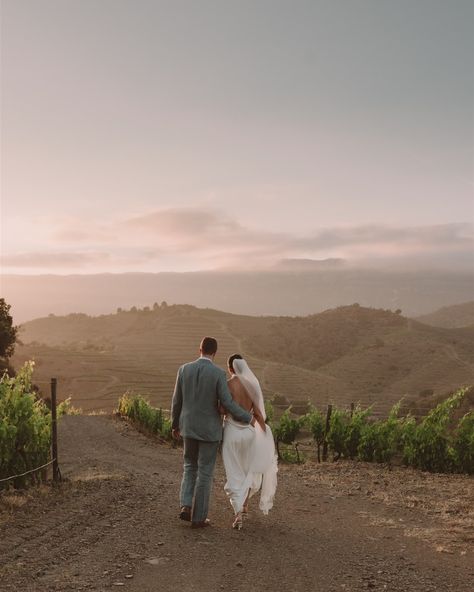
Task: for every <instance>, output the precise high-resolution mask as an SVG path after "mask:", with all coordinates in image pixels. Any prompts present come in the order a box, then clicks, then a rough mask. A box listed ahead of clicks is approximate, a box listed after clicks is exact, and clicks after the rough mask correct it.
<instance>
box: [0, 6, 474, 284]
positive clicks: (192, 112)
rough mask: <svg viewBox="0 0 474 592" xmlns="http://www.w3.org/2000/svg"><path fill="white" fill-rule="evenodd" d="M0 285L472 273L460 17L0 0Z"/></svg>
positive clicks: (468, 41) (465, 18)
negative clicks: (139, 276)
mask: <svg viewBox="0 0 474 592" xmlns="http://www.w3.org/2000/svg"><path fill="white" fill-rule="evenodd" d="M1 11H2V15H1V16H2V22H1V26H2V31H1V32H2V46H1V75H2V80H1V82H2V97H1V99H2V103H1V129H0V141H1V185H0V189H1V195H0V198H1V201H0V208H1V217H2V222H1V232H2V236H1V265H2V272H3V273H20V274H30V273H35V274H36V273H59V274H68V273H98V272H125V271H153V272H159V271H197V270H201V269H232V268H244V269H246V268H254V267H256V268H259V267H268V266H269V267H271V266H272V265H275V264H276V263H277V262H278V261H280V260H281V259H288V258H290V259H293V258H294V259H300V258H303V259H324V258H328V257H338V258H343V259H346V260H348V261H350V262H369V261H372V262H373V261H376V262H379V263H380V262H381V263H382V264H386V263H387V262H394V261H403V262H406V263H407V264H408V263H410V264H412V265H414V264H416V265H420V266H428V267H429V266H430V265H442V266H448V267H450V266H461V267H462V266H469V265H472V263H473V253H474V251H473V244H474V242H473V241H474V230H473V223H474V206H473V190H474V175H473V169H474V166H473V153H474V152H473V137H474V125H473V119H474V117H473V103H474V77H473V67H474V42H473V29H474V24H473V21H474V16H473V12H474V8H473V4H472V2H471V1H470V0H452V1H450V2H446V1H445V0H397V2H393V0H357V1H349V0H310V1H305V0H291V1H290V0H285V1H282V0H239V1H237V0H212V1H211V0H199V2H196V1H194V0H186V1H185V0H169V1H163V0H41V1H37V0H2V1H1Z"/></svg>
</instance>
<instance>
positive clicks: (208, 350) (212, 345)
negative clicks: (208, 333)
mask: <svg viewBox="0 0 474 592" xmlns="http://www.w3.org/2000/svg"><path fill="white" fill-rule="evenodd" d="M199 348H200V350H201V352H202V353H203V354H204V355H205V356H213V355H214V354H215V353H216V351H217V340H216V339H214V337H204V339H203V340H202V341H201V345H200V346H199Z"/></svg>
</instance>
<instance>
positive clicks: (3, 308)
mask: <svg viewBox="0 0 474 592" xmlns="http://www.w3.org/2000/svg"><path fill="white" fill-rule="evenodd" d="M10 308H11V306H10V305H9V304H7V303H6V302H5V299H4V298H0V357H1V358H9V357H10V356H12V355H13V351H14V349H15V342H16V336H17V333H18V327H14V326H13V318H12V316H11V314H10Z"/></svg>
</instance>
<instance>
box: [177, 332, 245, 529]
mask: <svg viewBox="0 0 474 592" xmlns="http://www.w3.org/2000/svg"><path fill="white" fill-rule="evenodd" d="M199 351H200V353H201V357H200V358H198V359H197V360H196V361H195V362H190V363H189V364H184V366H181V368H180V369H179V370H178V376H177V378H176V386H175V389H174V393H173V400H172V403H171V427H172V430H173V437H174V438H175V439H178V438H179V437H180V435H181V436H182V437H183V440H184V470H183V480H182V482H181V492H180V503H181V511H180V515H179V517H180V518H181V520H187V521H191V527H192V528H203V527H205V526H209V520H208V519H207V513H208V509H209V496H210V493H211V486H212V477H213V474H214V465H215V462H216V456H217V449H218V447H219V442H220V441H221V439H222V419H221V417H220V414H219V411H218V407H219V403H220V404H221V405H222V406H223V407H224V409H225V410H226V411H228V412H229V413H230V414H231V415H232V416H233V417H234V418H235V419H236V420H237V421H241V422H243V423H251V424H252V425H255V419H254V418H253V416H252V415H251V414H250V413H247V411H244V409H242V407H240V406H239V405H237V403H234V401H233V400H232V395H231V394H230V392H229V389H228V388H227V381H226V375H225V372H224V370H221V369H220V368H218V367H217V366H215V365H214V357H215V355H216V352H217V341H216V340H215V339H214V338H213V337H204V339H203V340H202V341H201V345H200V347H199ZM193 498H194V506H193Z"/></svg>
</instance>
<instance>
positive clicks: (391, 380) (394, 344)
mask: <svg viewBox="0 0 474 592" xmlns="http://www.w3.org/2000/svg"><path fill="white" fill-rule="evenodd" d="M204 335H214V336H215V337H216V338H217V339H218V341H219V352H218V356H217V359H216V362H217V363H218V364H219V365H221V366H222V367H225V361H226V358H227V356H228V355H229V354H231V353H234V352H241V353H242V354H243V355H244V356H245V357H246V358H247V359H248V360H249V363H250V365H251V366H252V367H253V368H254V370H255V372H256V374H257V375H258V377H259V378H260V380H261V382H262V385H263V388H264V391H265V395H266V396H267V397H272V396H277V397H278V400H280V401H282V402H283V403H284V402H285V401H290V402H293V403H298V404H300V405H301V404H302V403H304V402H306V401H307V400H308V399H310V400H312V401H313V402H314V403H315V404H318V405H324V404H326V403H328V402H334V403H337V404H339V405H342V404H349V403H350V402H358V401H360V402H361V403H362V404H374V410H375V412H376V413H385V412H386V411H387V410H388V408H389V407H391V405H392V404H393V403H394V402H396V401H398V400H399V399H400V398H401V397H402V396H408V398H409V399H410V400H412V401H418V400H419V398H420V396H423V393H425V394H426V393H427V392H428V393H429V394H430V396H431V395H434V396H437V395H442V394H446V393H448V392H450V391H451V390H454V389H455V388H457V387H459V386H461V385H465V384H473V383H474V329H440V328H434V327H429V326H426V325H423V324H421V323H418V322H416V321H413V320H410V319H407V318H405V317H403V316H401V315H400V314H396V313H393V312H391V311H387V310H381V309H371V308H364V307H361V306H358V305H352V306H345V307H340V308H337V309H332V310H328V311H325V312H323V313H320V314H317V315H311V316H308V317H251V316H241V315H233V314H228V313H224V312H220V311H216V310H211V309H198V308H196V307H193V306H185V305H183V306H181V305H179V306H178V305H176V306H166V305H164V306H156V307H155V308H154V309H151V310H150V309H145V310H136V309H134V310H131V311H121V312H119V313H117V314H112V315H101V316H98V317H91V316H87V315H84V314H72V315H68V316H64V317H56V316H50V317H46V318H42V319H37V320H35V321H31V322H29V323H26V324H25V325H24V326H23V327H22V330H21V334H20V336H21V339H22V341H23V344H24V345H23V346H21V347H19V348H18V349H17V353H16V355H15V358H14V364H15V365H18V364H20V363H22V362H23V361H24V360H26V359H31V358H34V359H35V360H36V374H35V375H36V380H37V382H38V383H39V385H40V387H43V389H46V387H47V382H48V381H49V379H50V377H51V376H57V377H58V379H59V385H60V394H61V396H62V397H66V396H68V395H71V396H72V397H73V401H74V402H75V403H76V405H77V406H80V407H82V408H83V409H105V410H109V411H110V410H111V409H113V408H114V406H115V404H116V401H117V398H118V396H119V395H120V394H122V393H123V392H124V391H126V390H131V391H134V392H140V393H143V394H146V395H148V396H149V398H150V400H151V401H152V402H153V403H154V404H156V405H161V406H163V407H166V408H167V407H168V406H169V403H170V397H171V393H172V390H173V386H174V380H175V376H176V371H177V369H178V367H179V365H180V364H182V363H183V362H186V361H189V360H192V359H194V358H195V357H196V356H197V354H198V352H197V348H198V344H199V341H200V339H201V338H202V337H203V336H204ZM418 402H419V401H418ZM418 411H419V412H423V405H419V409H418Z"/></svg>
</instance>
